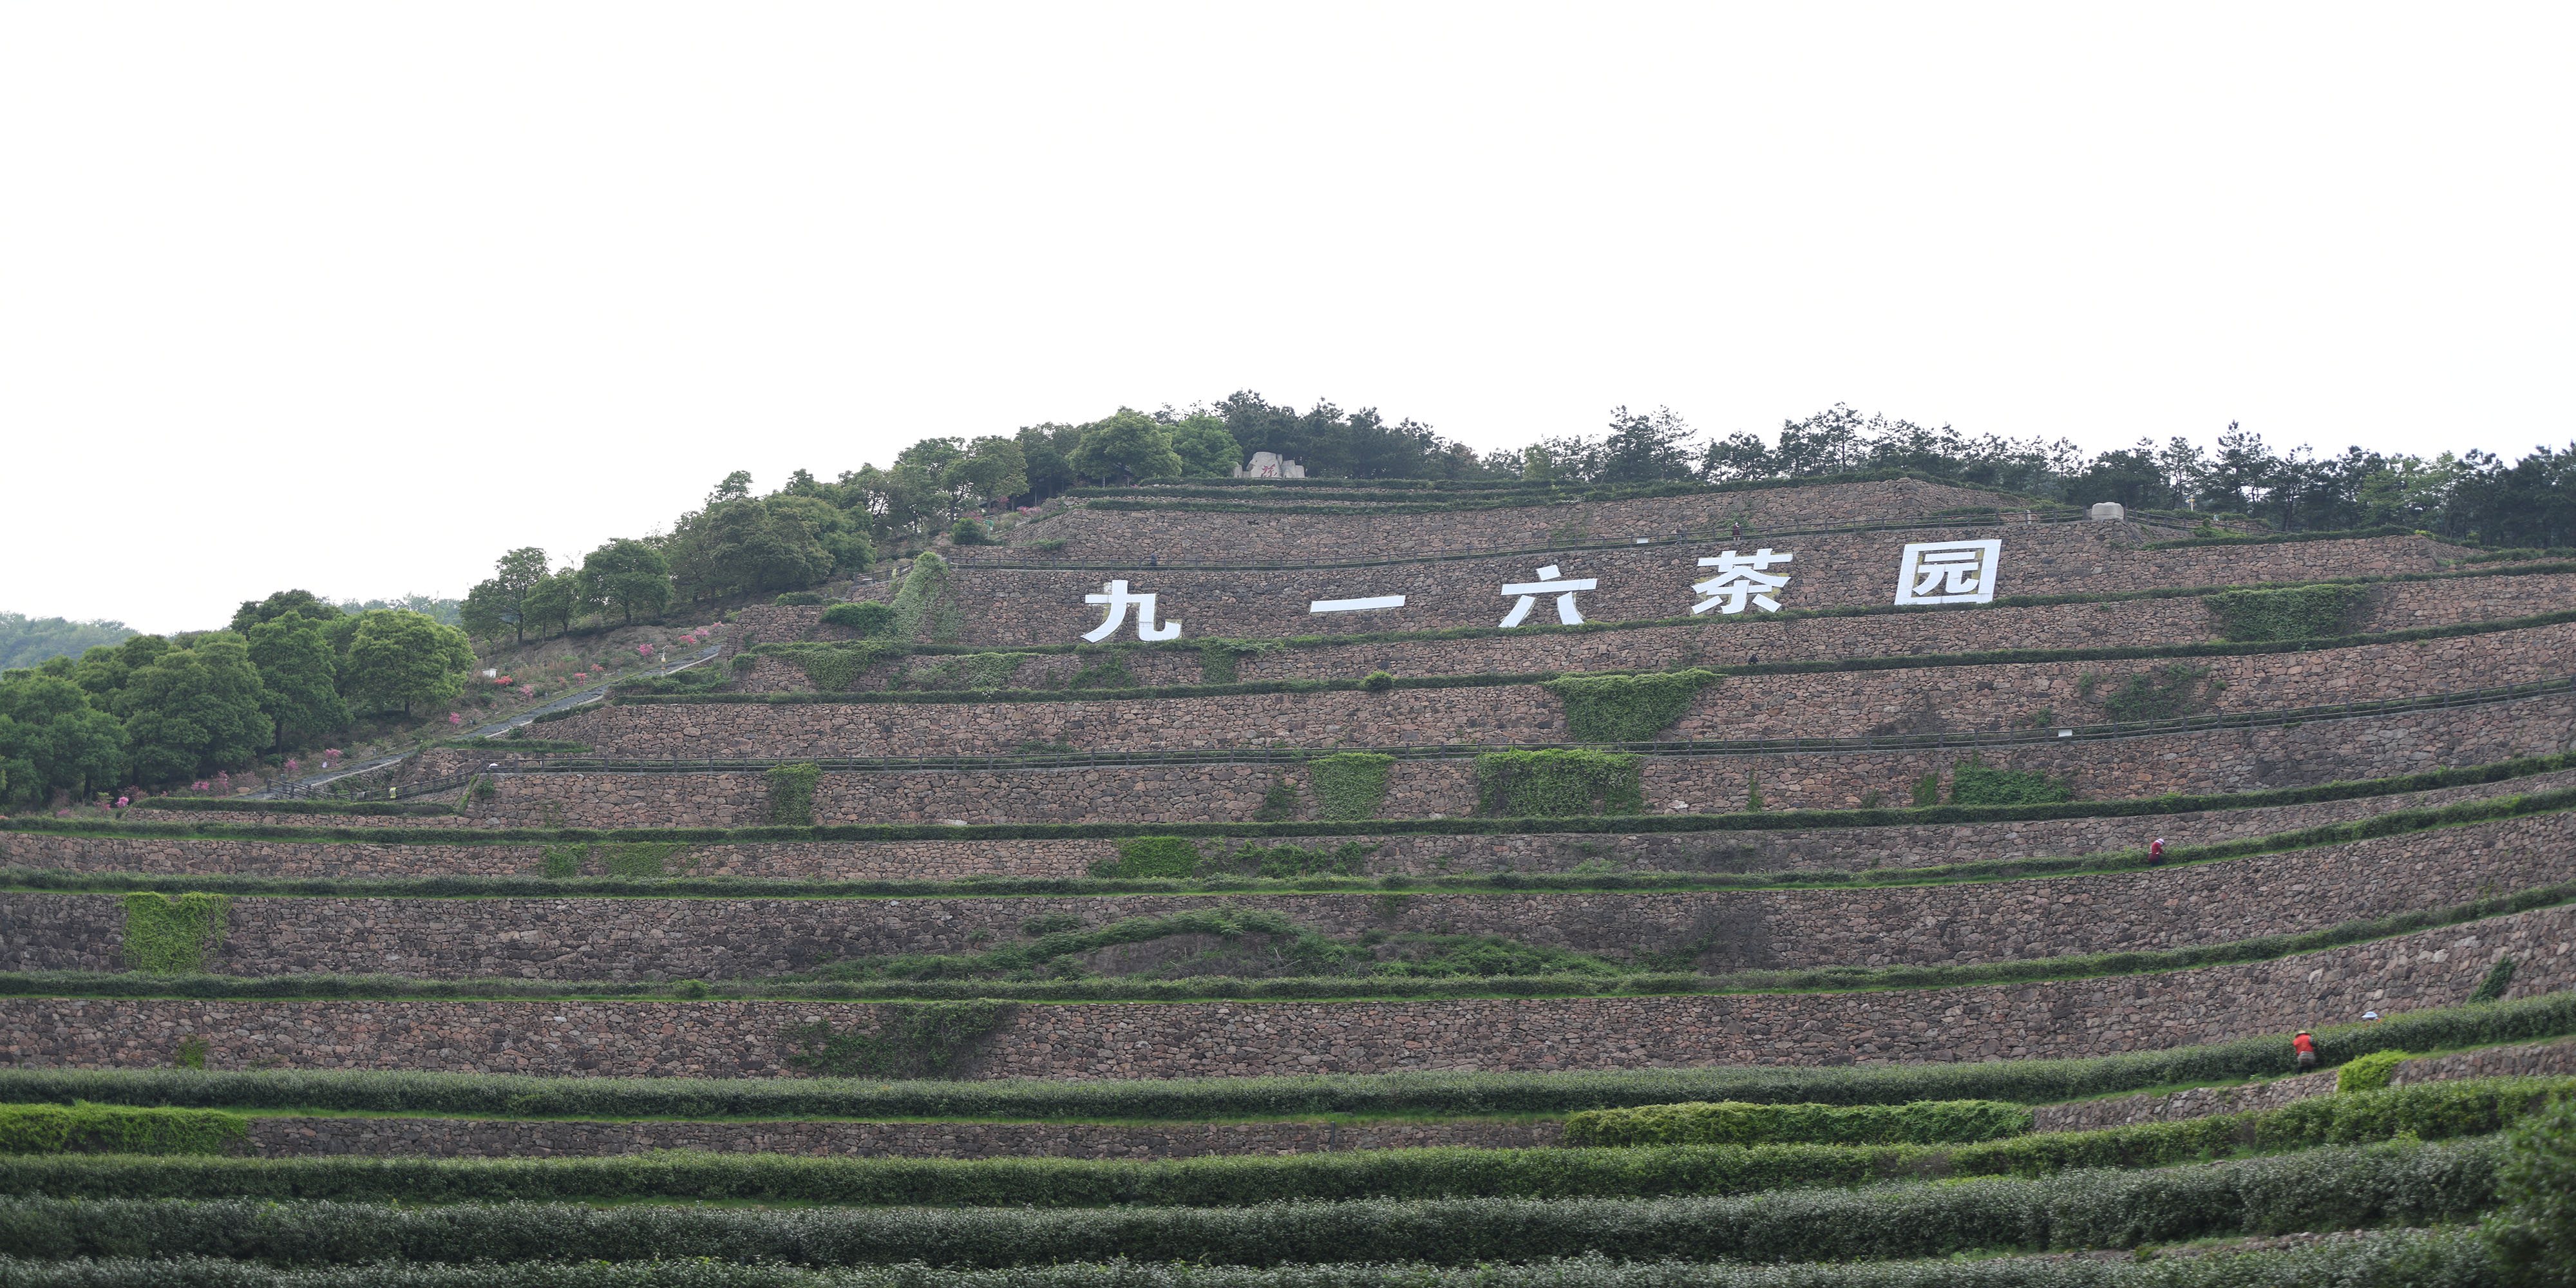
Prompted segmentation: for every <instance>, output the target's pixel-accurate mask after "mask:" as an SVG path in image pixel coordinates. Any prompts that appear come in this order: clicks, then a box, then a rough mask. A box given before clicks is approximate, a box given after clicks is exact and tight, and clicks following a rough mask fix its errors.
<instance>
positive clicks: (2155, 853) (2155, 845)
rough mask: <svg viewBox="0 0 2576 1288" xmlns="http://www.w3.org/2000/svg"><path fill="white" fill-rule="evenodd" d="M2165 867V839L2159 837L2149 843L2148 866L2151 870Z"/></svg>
mask: <svg viewBox="0 0 2576 1288" xmlns="http://www.w3.org/2000/svg"><path fill="white" fill-rule="evenodd" d="M2164 865H2165V838H2163V837H2161V836H2159V837H2157V838H2156V839H2154V840H2152V841H2149V842H2147V866H2148V867H2151V868H2161V867H2163V866H2164Z"/></svg>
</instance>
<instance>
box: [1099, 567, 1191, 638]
mask: <svg viewBox="0 0 2576 1288" xmlns="http://www.w3.org/2000/svg"><path fill="white" fill-rule="evenodd" d="M1082 602H1084V603H1086V604H1103V605H1106V606H1107V607H1108V610H1109V611H1108V614H1107V616H1106V617H1105V618H1104V619H1103V620H1102V621H1101V623H1100V625H1098V626H1096V627H1093V628H1092V629H1090V630H1088V631H1085V632H1083V635H1082V638H1084V639H1087V640H1089V641H1091V642H1092V643H1094V644H1097V643H1099V642H1100V641H1102V640H1105V639H1107V638H1109V637H1110V636H1112V635H1115V634H1117V633H1118V628H1119V627H1121V626H1124V625H1126V624H1127V610H1128V609H1129V608H1134V609H1135V610H1136V638H1138V639H1140V640H1176V639H1179V638H1180V637H1181V619H1179V618H1177V617H1175V618H1173V619H1172V620H1170V621H1168V622H1165V623H1163V624H1162V625H1160V626H1156V625H1155V624H1154V595H1153V592H1151V591H1147V592H1145V593H1144V594H1141V595H1131V594H1129V593H1128V592H1127V583H1125V582H1123V581H1113V582H1109V583H1106V584H1104V585H1103V586H1101V588H1100V593H1099V594H1097V595H1085V596H1083V597H1082Z"/></svg>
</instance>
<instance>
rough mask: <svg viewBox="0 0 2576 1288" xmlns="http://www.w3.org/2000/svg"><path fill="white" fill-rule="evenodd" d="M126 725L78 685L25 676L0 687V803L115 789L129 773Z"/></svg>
mask: <svg viewBox="0 0 2576 1288" xmlns="http://www.w3.org/2000/svg"><path fill="white" fill-rule="evenodd" d="M125 763H126V737H125V726H124V725H123V724H121V723H120V722H118V720H117V719H116V717H114V716H112V715H109V714H108V713H107V712H105V711H101V710H99V709H98V708H97V707H96V706H94V705H92V704H91V702H90V698H89V694H88V693H87V692H85V691H83V690H82V689H81V687H80V686H79V685H76V684H73V683H72V682H70V681H69V680H65V679H62V678H60V677H57V676H46V675H23V676H20V677H19V678H16V679H13V680H10V681H8V682H7V683H5V684H0V765H5V767H6V772H7V774H8V782H7V784H6V785H5V787H0V793H5V795H0V799H6V800H8V801H9V802H10V803H11V804H13V805H17V806H22V807H23V806H29V805H37V804H42V803H43V802H44V800H45V798H46V796H47V795H48V794H49V793H51V792H54V791H64V792H69V793H71V794H72V795H73V796H75V797H80V796H86V795H88V794H89V793H90V792H93V791H97V790H101V789H105V788H111V787H114V786H115V785H116V783H117V781H118V780H119V779H120V778H121V777H122V776H123V775H124V773H125Z"/></svg>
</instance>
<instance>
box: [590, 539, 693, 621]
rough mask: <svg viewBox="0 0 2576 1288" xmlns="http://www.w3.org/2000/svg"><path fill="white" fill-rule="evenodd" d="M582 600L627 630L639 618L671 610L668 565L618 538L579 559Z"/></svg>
mask: <svg viewBox="0 0 2576 1288" xmlns="http://www.w3.org/2000/svg"><path fill="white" fill-rule="evenodd" d="M581 598H582V602H584V603H587V604H595V605H597V606H598V607H599V608H600V610H601V611H603V612H613V613H616V614H618V615H620V616H622V617H624V618H625V619H626V622H627V624H628V625H630V626H631V625H633V624H634V622H635V618H636V617H637V615H639V614H640V615H642V616H645V617H658V616H660V615H661V613H662V610H663V609H665V608H668V607H670V606H671V561H670V560H669V559H667V558H664V557H663V555H662V552H661V551H659V550H656V549H654V548H653V547H652V546H650V545H647V544H645V543H644V542H641V541H637V540H635V539H633V538H631V537H619V538H617V539H616V540H614V541H611V542H609V543H608V544H606V545H604V546H601V547H600V548H598V549H597V550H593V551H591V552H590V553H589V554H587V555H584V556H582V560H581Z"/></svg>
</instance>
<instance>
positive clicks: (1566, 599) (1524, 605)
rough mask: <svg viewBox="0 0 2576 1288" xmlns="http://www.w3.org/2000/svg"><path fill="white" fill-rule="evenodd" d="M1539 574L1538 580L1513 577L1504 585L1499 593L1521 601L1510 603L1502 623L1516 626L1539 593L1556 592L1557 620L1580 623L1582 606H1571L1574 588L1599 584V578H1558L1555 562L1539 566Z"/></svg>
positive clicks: (1578, 588)
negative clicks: (1510, 607)
mask: <svg viewBox="0 0 2576 1288" xmlns="http://www.w3.org/2000/svg"><path fill="white" fill-rule="evenodd" d="M1538 576H1539V579H1538V580H1537V581H1516V582H1513V583H1512V584H1510V585H1508V586H1505V587H1503V589H1502V591H1501V593H1503V594H1506V595H1518V596H1520V602H1519V603H1517V604H1514V605H1512V611H1511V612H1509V613H1506V614H1504V615H1503V623H1502V624H1503V625H1504V626H1507V627H1508V626H1518V625H1520V624H1521V623H1523V622H1526V621H1528V620H1529V615H1530V609H1532V608H1534V607H1537V605H1538V597H1539V596H1541V595H1556V620H1558V621H1560V622H1563V623H1565V624H1566V625H1568V626H1581V625H1582V624H1583V610H1582V609H1579V608H1576V607H1575V606H1574V592H1576V591H1578V590H1590V589H1592V588H1593V587H1595V586H1598V585H1600V584H1601V582H1600V579H1598V578H1594V577H1576V578H1573V579H1571V580H1559V579H1558V577H1557V566H1556V565H1555V564H1549V565H1548V566H1546V567H1544V568H1541V569H1539V570H1538ZM1558 592H1563V593H1561V594H1560V593H1558Z"/></svg>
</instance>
